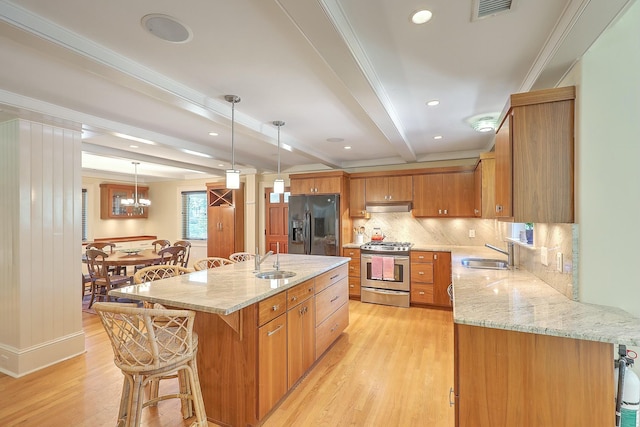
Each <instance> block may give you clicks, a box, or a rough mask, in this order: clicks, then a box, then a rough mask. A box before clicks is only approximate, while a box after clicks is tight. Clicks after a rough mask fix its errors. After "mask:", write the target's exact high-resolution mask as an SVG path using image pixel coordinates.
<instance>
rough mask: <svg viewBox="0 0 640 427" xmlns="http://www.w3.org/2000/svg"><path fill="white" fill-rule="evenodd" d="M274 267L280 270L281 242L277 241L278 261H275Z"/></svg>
mask: <svg viewBox="0 0 640 427" xmlns="http://www.w3.org/2000/svg"><path fill="white" fill-rule="evenodd" d="M272 253H273V252H272ZM273 268H275V269H276V271H278V270H280V242H276V262H274V263H273Z"/></svg>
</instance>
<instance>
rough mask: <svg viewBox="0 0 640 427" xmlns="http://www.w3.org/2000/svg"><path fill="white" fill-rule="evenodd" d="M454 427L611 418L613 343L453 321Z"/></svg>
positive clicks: (592, 422) (602, 422)
mask: <svg viewBox="0 0 640 427" xmlns="http://www.w3.org/2000/svg"><path fill="white" fill-rule="evenodd" d="M454 331H455V332H454V340H455V346H454V348H455V350H454V351H455V353H454V357H455V359H454V360H455V362H454V363H455V368H454V378H455V403H456V405H455V406H456V426H457V427H478V426H534V427H544V426H607V425H613V423H614V421H613V420H614V406H615V405H614V396H615V392H614V390H613V345H612V344H609V343H600V342H594V341H585V340H578V339H572V338H562V337H552V336H548V335H538V334H531V333H525V332H516V331H508V330H502V329H491V328H484V327H479V326H470V325H461V324H455V327H454Z"/></svg>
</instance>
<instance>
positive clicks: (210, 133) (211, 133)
mask: <svg viewBox="0 0 640 427" xmlns="http://www.w3.org/2000/svg"><path fill="white" fill-rule="evenodd" d="M209 135H211V136H218V132H209Z"/></svg>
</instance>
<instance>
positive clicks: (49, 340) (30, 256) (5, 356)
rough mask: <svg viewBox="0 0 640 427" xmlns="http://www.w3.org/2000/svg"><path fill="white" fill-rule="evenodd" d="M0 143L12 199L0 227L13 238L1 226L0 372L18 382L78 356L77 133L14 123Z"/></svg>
mask: <svg viewBox="0 0 640 427" xmlns="http://www.w3.org/2000/svg"><path fill="white" fill-rule="evenodd" d="M0 140H1V144H2V145H0V150H1V151H2V154H3V156H2V158H3V166H5V162H6V166H7V168H8V169H11V172H6V171H4V170H3V172H2V173H3V176H2V178H3V184H2V186H3V187H2V188H3V190H6V191H7V192H8V194H9V195H10V196H9V197H12V196H13V195H14V194H15V196H13V197H14V202H13V203H11V204H3V207H2V209H1V210H0V215H1V216H0V220H1V221H0V222H1V223H3V224H5V223H10V224H13V228H12V230H15V231H17V232H15V231H11V230H9V229H7V227H6V226H5V225H3V226H2V231H3V241H2V243H1V244H2V251H3V254H2V261H1V262H2V265H0V267H3V268H2V273H0V274H2V284H1V285H0V295H1V296H2V301H1V302H0V308H2V310H1V311H0V312H1V313H2V314H0V316H1V317H0V320H3V321H2V322H1V325H0V370H1V371H3V372H6V373H8V374H10V375H14V376H20V375H23V374H25V373H28V372H31V371H33V370H36V369H39V368H41V367H44V366H48V365H50V364H52V363H56V362H58V361H60V360H62V359H66V358H68V357H71V356H74V355H76V354H79V353H81V352H83V351H84V334H83V332H82V313H81V307H82V306H81V299H80V275H81V266H80V258H79V256H78V253H79V250H78V248H79V247H80V245H81V164H80V158H81V152H80V144H81V139H80V132H79V130H78V129H67V128H64V127H59V126H52V125H49V124H42V123H36V122H31V121H26V120H16V121H12V122H7V123H4V124H2V125H0ZM3 169H4V168H3ZM5 234H6V235H7V236H6V237H7V238H6V239H5V238H4V237H5ZM9 242H10V243H9ZM8 253H11V256H6V255H7V254H8ZM8 259H11V263H10V264H9V263H8V261H7V260H8ZM5 271H8V272H9V273H5Z"/></svg>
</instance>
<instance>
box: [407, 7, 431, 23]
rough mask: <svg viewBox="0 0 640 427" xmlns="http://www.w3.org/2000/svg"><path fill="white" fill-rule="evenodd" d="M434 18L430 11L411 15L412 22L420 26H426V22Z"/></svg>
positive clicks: (425, 10) (421, 11)
mask: <svg viewBox="0 0 640 427" xmlns="http://www.w3.org/2000/svg"><path fill="white" fill-rule="evenodd" d="M432 16H433V14H432V13H431V11H430V10H427V9H423V10H417V11H415V12H413V13H412V14H411V22H413V23H414V24H418V25H419V24H424V23H425V22H429V21H430V20H431V17H432Z"/></svg>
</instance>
